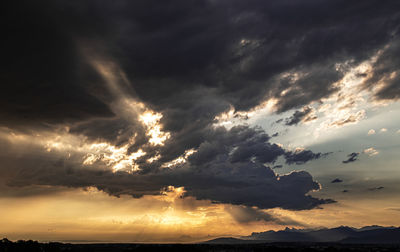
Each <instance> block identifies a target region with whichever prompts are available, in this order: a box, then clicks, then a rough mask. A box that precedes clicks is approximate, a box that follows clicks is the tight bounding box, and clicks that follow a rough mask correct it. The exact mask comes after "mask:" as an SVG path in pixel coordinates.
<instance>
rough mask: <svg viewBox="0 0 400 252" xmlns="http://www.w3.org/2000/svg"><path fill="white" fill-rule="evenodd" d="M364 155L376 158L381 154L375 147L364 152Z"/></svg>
mask: <svg viewBox="0 0 400 252" xmlns="http://www.w3.org/2000/svg"><path fill="white" fill-rule="evenodd" d="M363 153H365V154H367V155H368V156H370V157H371V156H375V155H378V154H379V151H377V150H375V149H374V148H373V147H371V148H367V149H365V150H363Z"/></svg>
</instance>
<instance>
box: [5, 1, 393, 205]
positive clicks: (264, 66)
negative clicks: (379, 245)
mask: <svg viewBox="0 0 400 252" xmlns="http://www.w3.org/2000/svg"><path fill="white" fill-rule="evenodd" d="M398 7H399V3H398V1H385V2H382V1H377V0H368V1H348V0H337V1H328V0H326V1H325V0H323V1H315V0H304V1H301V2H299V1H289V0H283V1H259V0H249V1H246V2H244V1H237V0H233V1H224V0H222V1H212V0H210V1H203V0H201V1H200V0H188V1H175V0H171V1H153V0H149V1H125V0H121V1H118V2H110V1H102V0H100V1H95V0H83V1H60V0H56V1H53V0H52V1H50V0H48V1H40V2H34V3H33V2H32V1H12V2H8V3H7V4H6V6H5V10H6V11H5V13H6V14H5V15H2V17H1V19H2V24H4V26H5V27H4V29H3V37H4V39H2V42H1V43H2V46H3V48H4V53H3V55H2V60H3V62H4V63H5V64H4V67H2V68H1V70H0V71H1V72H0V78H1V79H0V81H1V83H2V85H1V92H0V125H1V126H5V127H8V128H11V129H12V130H20V131H23V132H27V131H28V132H29V131H33V132H35V130H37V131H40V130H43V128H45V129H47V130H49V129H53V127H63V126H68V127H69V129H70V133H71V134H76V135H80V136H82V137H87V138H88V139H89V141H107V142H110V143H112V144H116V145H122V144H126V143H128V142H129V141H128V139H129V135H131V134H134V133H137V134H138V138H136V139H135V140H136V142H135V143H133V144H132V146H131V147H130V148H129V151H132V152H133V151H136V150H138V149H139V148H142V149H143V150H144V151H145V152H146V153H147V154H146V155H145V156H144V157H142V158H140V159H139V160H138V164H139V165H140V168H141V169H142V171H141V172H140V173H138V174H126V173H115V174H113V173H111V172H110V171H107V170H106V169H105V168H104V167H97V169H82V167H81V165H80V163H81V162H82V160H81V159H80V158H78V157H75V158H74V157H71V158H70V159H68V160H65V158H61V157H58V156H52V157H51V158H46V160H44V159H43V157H44V156H46V157H48V155H52V153H50V154H49V153H47V154H46V153H45V154H46V155H45V154H43V153H41V152H39V151H33V150H34V148H32V152H31V153H30V154H29V155H27V156H23V158H21V159H20V160H19V159H13V158H12V156H6V155H3V156H2V164H9V166H7V167H17V168H18V169H17V168H15V171H12V172H11V170H10V169H8V170H7V172H8V173H10V174H14V178H15V179H13V180H12V181H13V182H12V183H11V182H10V183H11V184H13V185H20V186H23V185H31V184H32V185H35V184H38V185H63V186H70V187H85V186H95V187H97V188H99V189H101V190H104V191H107V192H109V193H110V194H112V195H120V194H124V193H126V194H130V195H134V196H141V195H144V194H156V193H158V192H159V190H160V188H162V187H163V186H168V185H171V184H172V185H175V186H185V188H187V190H188V194H189V195H194V196H196V197H197V198H200V199H202V198H204V199H211V200H214V201H217V202H223V203H232V204H243V205H246V206H258V207H260V208H269V207H282V208H287V209H310V208H313V207H316V206H318V205H320V204H323V203H329V202H331V201H329V200H321V199H317V198H313V197H311V196H309V195H306V194H307V193H308V192H309V191H311V190H315V189H318V188H319V185H318V184H317V183H316V182H315V181H313V179H312V177H311V175H310V174H309V173H307V172H293V173H291V174H288V175H282V176H279V177H278V176H277V175H275V173H274V172H273V171H272V170H271V169H270V168H268V167H266V166H265V165H264V163H274V162H275V161H276V159H277V158H278V157H279V156H283V157H284V158H285V159H286V162H287V163H288V164H294V163H295V164H303V163H305V162H307V161H310V160H313V159H317V158H320V157H322V156H324V155H325V154H322V153H314V152H312V151H309V150H304V151H295V152H290V151H287V150H284V149H282V148H281V147H280V146H278V145H276V144H273V143H270V142H269V136H268V135H267V134H266V133H265V132H263V131H261V130H259V129H250V128H246V127H235V128H233V129H231V130H229V131H228V130H224V129H221V128H214V127H213V123H215V116H216V115H219V114H220V113H222V112H227V111H229V110H230V109H232V108H233V109H234V110H235V111H247V110H250V109H252V108H254V107H255V106H257V105H260V103H262V102H264V101H266V100H268V99H270V98H275V99H276V100H277V105H276V106H277V107H276V109H277V111H278V112H283V111H287V110H289V109H299V108H301V107H302V106H306V105H308V104H309V103H310V102H313V101H319V100H320V99H321V98H323V97H326V96H329V95H330V94H332V93H334V92H336V91H337V89H336V87H335V86H333V85H332V84H333V83H335V82H336V81H338V80H339V79H340V78H341V77H342V76H343V74H344V72H342V71H340V70H337V63H343V62H348V64H349V65H356V64H358V63H359V62H361V61H363V60H366V59H369V58H370V57H371V56H373V55H375V54H376V52H378V50H380V49H382V48H384V47H385V46H386V45H388V44H389V48H388V49H386V51H385V52H384V53H383V54H381V55H380V56H379V58H378V60H377V62H376V67H377V69H378V70H377V71H376V72H375V73H374V76H375V77H373V79H371V81H370V82H368V83H366V85H367V86H368V87H370V86H372V85H374V84H375V80H378V79H380V77H379V76H384V75H385V74H386V73H390V72H393V71H395V70H396V69H397V68H398V65H399V64H398V60H397V59H395V57H394V56H393V55H396V54H393V55H392V53H396V52H397V48H398V44H399V43H398V31H397V28H398V23H399V15H398V10H399V8H398ZM91 60H94V61H96V60H97V61H101V60H102V61H104V62H106V63H110V62H112V63H115V64H116V65H118V66H119V67H120V68H121V71H123V72H124V73H125V75H123V76H119V77H118V78H119V79H125V77H126V79H127V80H129V81H128V85H130V88H126V90H124V92H123V93H124V95H126V96H129V97H133V98H134V99H135V100H137V101H140V102H143V103H144V104H145V105H146V106H147V107H148V108H150V109H152V110H155V111H156V112H160V113H162V115H163V117H162V119H161V123H162V125H163V130H165V131H168V132H170V134H171V137H170V138H169V139H168V140H166V141H165V145H164V146H151V145H149V144H148V143H147V142H148V136H146V135H145V133H144V128H143V125H141V124H140V123H139V122H137V120H136V119H135V118H130V117H129V116H126V115H123V113H122V112H121V111H118V110H117V109H115V107H113V106H114V105H115V101H116V100H117V98H118V97H115V94H112V92H110V90H109V88H107V87H106V86H107V85H106V82H107V80H105V78H104V77H103V76H101V75H100V74H99V71H97V70H96V69H95V68H94V67H93V64H91V63H93V62H91ZM111 72H112V73H113V74H116V73H117V71H111ZM393 76H394V77H393V78H392V79H394V80H395V79H396V78H397V77H396V76H397V75H395V74H394V75H393ZM374 78H375V79H374ZM387 83H388V84H387V85H386V86H385V88H386V89H382V90H381V91H380V92H379V93H378V94H377V95H378V97H379V98H387V99H396V98H398V96H397V95H396V94H395V93H396V90H397V89H396V88H397V86H396V83H397V82H396V81H393V82H391V81H387ZM385 90H388V91H385ZM392 94H393V95H392ZM131 117H133V116H131ZM192 148H194V149H196V150H197V152H196V153H195V154H194V155H192V156H191V157H190V159H189V163H188V164H187V165H186V166H185V167H181V168H179V169H178V168H177V170H174V169H164V170H160V166H161V165H162V164H163V163H165V162H168V161H171V160H173V159H175V158H177V157H179V156H181V155H182V154H183V153H184V152H185V151H186V150H188V149H192ZM157 153H158V154H160V155H161V158H160V159H159V160H157V161H155V162H153V163H151V164H149V163H148V162H146V160H147V158H149V157H151V156H154V155H155V154H157ZM19 162H22V163H19ZM16 163H18V164H19V165H18V166H13V164H16ZM55 167H56V168H57V169H55ZM1 169H3V168H1ZM4 169H5V168H4ZM9 176H11V175H9Z"/></svg>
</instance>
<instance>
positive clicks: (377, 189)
mask: <svg viewBox="0 0 400 252" xmlns="http://www.w3.org/2000/svg"><path fill="white" fill-rule="evenodd" d="M384 188H385V187H383V186H378V187H372V188H368V190H370V191H380V190H382V189H384Z"/></svg>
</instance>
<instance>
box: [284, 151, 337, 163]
mask: <svg viewBox="0 0 400 252" xmlns="http://www.w3.org/2000/svg"><path fill="white" fill-rule="evenodd" d="M329 154H330V153H320V152H319V153H314V152H312V151H310V150H303V149H297V150H295V151H288V152H286V153H285V154H284V156H285V159H286V163H287V164H297V165H300V164H305V163H307V162H308V161H310V160H314V159H319V158H321V157H326V156H327V155H329Z"/></svg>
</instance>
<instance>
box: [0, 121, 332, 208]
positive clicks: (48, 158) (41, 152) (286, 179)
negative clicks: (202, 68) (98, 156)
mask: <svg viewBox="0 0 400 252" xmlns="http://www.w3.org/2000/svg"><path fill="white" fill-rule="evenodd" d="M215 132H218V134H217V135H216V136H212V137H211V138H210V139H214V142H204V143H203V144H201V145H200V147H199V148H198V151H197V152H196V153H195V154H193V155H192V156H190V158H189V162H188V163H186V164H181V165H175V166H173V167H170V168H164V169H157V170H147V171H145V172H139V173H133V174H129V173H126V172H116V173H113V172H111V171H110V170H109V169H107V168H106V167H105V166H104V165H103V166H101V165H100V164H99V165H95V166H83V165H82V164H81V163H82V154H79V153H74V152H72V153H71V155H70V156H68V157H66V154H65V153H63V152H51V153H49V152H46V150H45V149H37V150H35V146H34V145H33V146H31V147H29V146H27V147H26V148H29V151H26V152H27V153H26V154H25V155H23V156H22V157H21V155H17V154H15V153H13V152H12V151H8V153H7V152H5V153H3V154H4V155H6V156H7V159H6V161H7V162H6V163H4V165H5V167H4V168H2V169H4V170H2V173H6V174H8V178H7V179H5V181H6V183H7V184H8V185H9V186H18V187H23V186H33V185H52V186H66V187H88V186H93V187H96V188H98V189H99V190H103V191H105V192H107V193H109V194H110V195H114V196H119V195H122V194H128V195H132V196H134V197H141V196H143V195H158V194H160V190H162V188H165V187H168V186H170V185H173V186H175V187H181V186H184V187H185V190H186V191H187V193H186V195H188V196H194V197H196V198H197V199H208V200H212V201H213V202H219V203H228V204H235V205H244V206H249V207H252V206H256V207H259V208H274V207H281V208H284V209H294V210H300V209H311V208H314V207H317V206H319V205H321V204H327V203H332V202H334V201H332V200H330V199H318V198H315V197H312V196H310V195H307V193H308V192H310V191H312V190H318V189H320V185H319V184H318V183H317V182H315V181H313V179H312V177H311V175H310V174H309V173H307V172H305V171H298V172H292V173H290V174H286V175H277V174H275V173H274V172H273V170H272V169H271V168H269V167H268V166H266V165H264V164H263V162H265V161H266V160H270V161H271V162H273V161H274V160H276V159H277V157H278V156H280V155H283V153H284V150H283V149H280V148H279V147H278V146H275V145H272V144H270V143H268V139H269V138H268V136H267V135H266V134H265V133H264V132H263V131H262V130H260V129H257V128H256V129H254V128H249V127H245V126H240V127H234V128H232V129H231V130H229V131H228V130H226V129H225V128H219V129H217V130H216V131H214V133H215ZM8 145H11V146H12V144H11V143H9V144H8ZM214 145H217V146H216V148H213V146H214ZM253 145H254V146H259V147H260V148H261V149H263V150H264V152H256V153H253V154H248V153H247V152H244V153H242V151H241V149H242V148H243V146H247V147H248V148H250V149H252V148H253ZM7 149H10V148H7ZM271 149H272V150H273V151H272V152H271ZM276 150H279V151H276ZM237 152H239V153H240V155H239V154H236V153H237ZM3 154H2V155H3ZM237 155H239V156H241V157H242V159H243V160H241V161H239V160H238V159H237V158H236V157H237ZM38 157H42V158H38ZM3 158H4V156H1V159H3Z"/></svg>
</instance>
